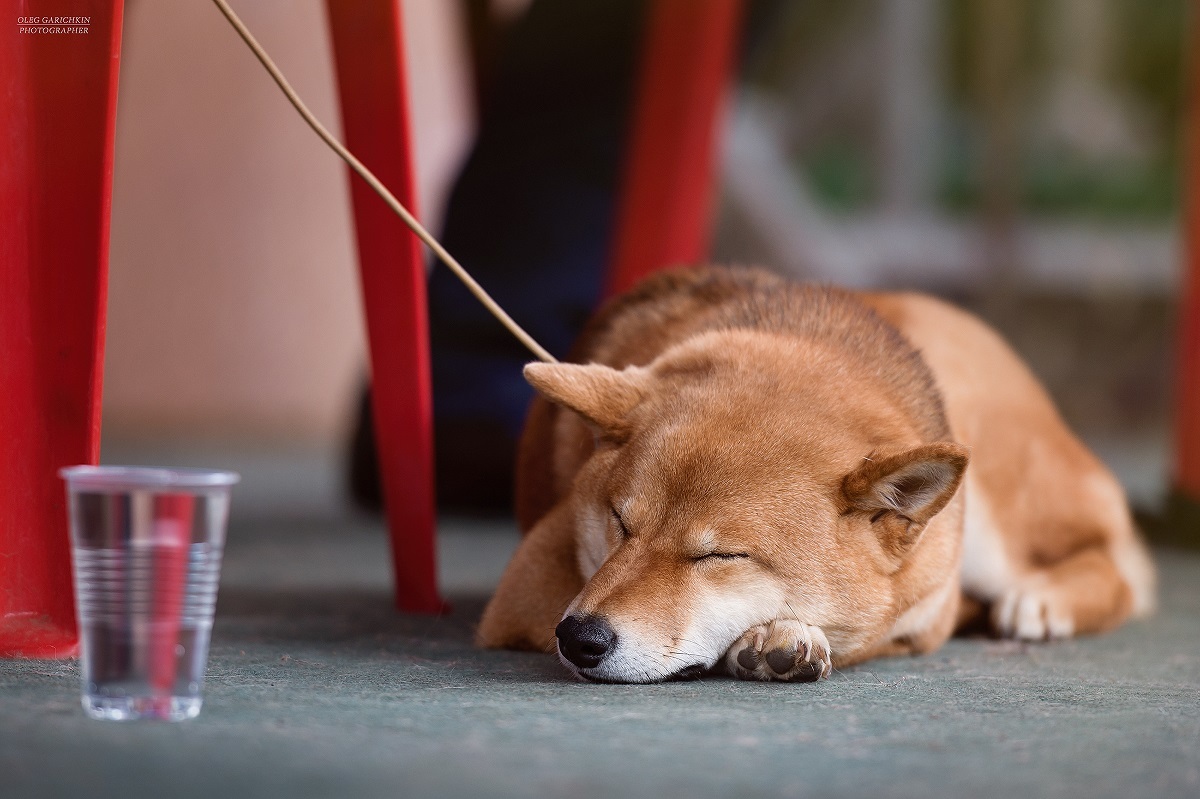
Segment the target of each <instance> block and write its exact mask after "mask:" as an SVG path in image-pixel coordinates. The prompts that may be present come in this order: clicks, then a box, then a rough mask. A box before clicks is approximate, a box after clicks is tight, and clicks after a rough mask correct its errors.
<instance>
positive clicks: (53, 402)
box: [0, 0, 738, 657]
mask: <svg viewBox="0 0 1200 799" xmlns="http://www.w3.org/2000/svg"><path fill="white" fill-rule="evenodd" d="M51 6H53V4H52V3H49V0H36V1H33V0H31V2H29V3H27V7H30V10H29V11H28V14H29V15H30V16H34V15H37V16H41V15H60V14H61V13H62V11H61V9H60V8H58V7H51ZM737 7H738V3H737V2H736V1H735V0H695V1H694V2H693V0H658V2H656V3H655V5H654V7H653V13H652V16H651V24H650V29H649V31H648V35H647V39H646V44H645V49H644V65H643V68H642V69H643V77H642V80H641V81H640V88H639V91H638V92H637V101H636V109H635V117H634V124H633V128H632V131H631V138H630V145H629V153H630V155H629V159H628V163H627V166H626V172H625V177H624V183H623V189H622V197H621V200H620V212H619V216H618V220H619V221H618V225H617V232H616V244H615V256H614V261H613V265H612V267H611V269H612V272H611V279H610V280H609V289H610V290H620V289H622V288H624V287H626V286H628V285H630V284H631V283H633V282H635V281H636V280H637V279H638V278H639V277H641V276H643V275H645V274H647V273H649V272H651V271H653V270H654V269H657V268H660V267H662V266H665V265H669V264H671V263H679V262H690V261H696V260H699V259H700V258H701V257H702V256H703V254H704V252H705V250H706V247H707V241H708V234H709V228H710V212H711V204H712V185H713V170H714V165H715V151H714V131H715V120H716V118H717V115H718V112H719V109H720V98H721V94H722V89H723V86H724V83H725V81H726V78H727V75H728V73H729V68H730V64H731V62H732V54H733V42H734V38H735V32H736V23H737V10H738V8H737ZM327 8H328V13H329V19H330V28H331V32H332V38H333V44H334V53H335V57H336V62H337V71H338V87H339V93H340V96H341V103H342V120H343V128H344V131H345V137H346V140H347V144H348V145H349V147H350V148H351V150H353V151H354V152H355V153H356V154H357V155H358V157H359V158H360V159H362V161H363V162H364V163H366V164H367V165H368V166H369V167H370V168H371V169H372V170H373V171H374V172H375V173H376V174H377V175H378V176H379V177H380V178H381V179H382V180H383V181H384V182H385V183H386V184H387V185H388V186H390V187H391V189H392V190H393V191H394V192H395V193H396V195H397V196H398V197H399V198H400V200H401V201H402V202H404V203H406V204H407V205H408V206H409V207H410V208H413V209H414V210H415V192H414V190H413V172H412V159H411V137H410V136H409V132H408V131H409V120H408V98H407V88H406V77H405V69H406V67H405V63H404V44H403V30H402V26H401V18H400V13H399V9H398V7H397V3H396V0H359V2H355V3H344V2H338V1H337V0H328V3H327ZM71 13H72V14H74V15H78V16H88V17H89V18H90V19H89V28H90V29H89V33H88V34H86V35H76V36H51V35H18V34H15V33H14V28H9V29H8V30H6V31H4V32H3V33H0V87H3V89H4V92H3V93H0V98H7V99H5V100H3V101H0V130H3V131H5V132H6V139H5V145H4V146H5V148H6V152H5V153H4V154H3V158H0V303H2V305H0V308H2V310H3V312H2V313H0V423H2V424H3V435H2V436H0V486H2V487H3V494H0V656H4V657H13V656H26V657H55V656H57V657H65V656H69V655H72V654H74V653H75V651H76V648H77V645H76V640H77V635H76V627H75V614H74V599H73V595H72V587H71V574H70V562H71V561H70V550H69V545H68V537H67V529H66V525H67V521H66V508H65V499H64V490H63V487H62V485H61V482H60V480H59V478H58V476H57V470H58V469H59V468H60V467H62V466H65V465H69V464H76V463H95V462H96V461H97V458H98V456H99V441H100V439H99V432H100V413H99V411H100V388H101V377H102V375H101V369H102V364H103V349H104V322H105V319H104V312H105V305H106V291H107V268H108V227H109V207H110V203H111V185H112V159H113V147H112V144H113V132H114V122H115V108H116V89H117V66H118V63H119V57H120V43H121V18H122V2H121V0H76V2H75V4H74V5H73V6H72V10H71ZM351 196H352V201H353V204H354V215H355V227H356V231H357V237H358V250H359V264H360V270H361V277H362V290H363V302H364V305H365V308H366V316H367V328H368V338H369V342H370V349H371V368H372V373H373V381H374V402H375V409H374V410H375V418H376V420H377V421H376V427H377V430H376V436H377V438H378V450H379V453H380V461H381V469H382V475H383V482H384V497H385V503H386V506H387V519H388V525H389V528H390V530H391V535H392V554H393V564H394V567H395V574H396V604H397V606H398V607H400V608H401V609H403V610H408V611H419V612H437V611H439V610H441V609H442V607H443V603H442V601H441V599H440V597H439V595H438V591H437V579H436V568H435V567H436V562H435V550H434V525H435V515H434V494H433V478H432V475H433V469H432V465H433V446H432V402H431V396H430V393H431V392H430V378H429V350H428V333H427V329H426V311H425V273H424V265H423V259H422V254H421V251H420V248H419V245H418V243H417V240H416V238H415V237H414V236H412V235H411V234H410V233H409V232H408V231H407V229H406V228H404V226H403V224H402V223H401V222H400V220H399V219H397V218H395V217H394V216H392V214H391V212H390V211H388V210H387V208H386V207H385V206H384V204H383V203H382V201H380V200H379V198H377V197H376V196H374V194H372V193H371V192H370V190H369V189H368V188H367V187H366V186H365V185H364V184H363V183H362V182H361V181H359V180H358V179H356V178H352V180H351Z"/></svg>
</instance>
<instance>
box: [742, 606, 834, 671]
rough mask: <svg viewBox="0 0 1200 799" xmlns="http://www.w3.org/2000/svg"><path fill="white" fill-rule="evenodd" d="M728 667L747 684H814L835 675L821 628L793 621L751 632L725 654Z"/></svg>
mask: <svg viewBox="0 0 1200 799" xmlns="http://www.w3.org/2000/svg"><path fill="white" fill-rule="evenodd" d="M725 667H726V668H728V669H729V673H730V674H732V675H733V676H735V677H739V678H741V679H743V680H786V681H791V682H813V681H815V680H819V679H821V678H822V677H828V676H829V673H830V672H831V671H833V664H832V663H831V662H830V659H829V641H827V640H826V639H825V633H824V632H822V631H821V628H820V627H814V626H812V625H811V624H804V623H803V622H799V621H791V620H790V619H776V620H775V621H773V622H771V623H770V624H760V625H759V626H757V627H753V628H751V629H749V630H747V631H746V632H745V633H743V634H742V637H741V638H739V639H738V640H737V641H735V642H734V643H733V646H731V647H729V651H728V652H726V653H725Z"/></svg>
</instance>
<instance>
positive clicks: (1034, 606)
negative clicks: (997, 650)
mask: <svg viewBox="0 0 1200 799" xmlns="http://www.w3.org/2000/svg"><path fill="white" fill-rule="evenodd" d="M992 625H993V626H994V627H995V628H996V631H997V632H998V633H1000V635H1002V636H1004V637H1005V638H1017V639H1019V640H1022V641H1049V640H1052V639H1056V638H1070V637H1071V636H1072V635H1073V634H1074V632H1075V620H1074V618H1073V617H1072V615H1071V607H1070V605H1069V604H1068V602H1067V601H1066V599H1065V597H1063V596H1062V594H1061V592H1059V591H1056V590H1055V589H1054V586H1052V585H1048V584H1046V583H1044V582H1041V581H1034V582H1030V583H1029V584H1027V585H1023V586H1018V587H1017V588H1011V589H1009V590H1008V591H1006V592H1005V594H1004V595H1003V596H1002V597H1000V599H999V600H997V601H996V603H995V604H994V605H993V606H992Z"/></svg>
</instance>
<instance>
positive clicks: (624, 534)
mask: <svg viewBox="0 0 1200 799" xmlns="http://www.w3.org/2000/svg"><path fill="white" fill-rule="evenodd" d="M609 510H611V511H612V517H613V520H614V521H616V523H617V532H618V533H620V534H621V540H622V541H624V540H627V539H628V538H629V528H628V527H626V526H625V520H624V519H622V518H621V514H619V513H617V509H616V508H610V509H609Z"/></svg>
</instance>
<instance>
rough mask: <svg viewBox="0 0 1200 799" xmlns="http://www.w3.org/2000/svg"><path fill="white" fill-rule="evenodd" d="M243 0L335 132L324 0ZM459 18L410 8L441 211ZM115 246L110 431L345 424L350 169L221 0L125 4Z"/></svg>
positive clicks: (456, 113)
mask: <svg viewBox="0 0 1200 799" xmlns="http://www.w3.org/2000/svg"><path fill="white" fill-rule="evenodd" d="M235 8H236V9H237V10H238V13H239V14H240V15H242V17H243V19H244V20H245V21H246V23H247V25H249V26H250V28H251V29H252V30H253V31H254V32H255V34H256V35H257V36H258V37H259V39H260V40H261V41H262V42H263V44H264V45H265V46H266V47H267V49H268V50H269V51H270V52H271V54H272V56H273V57H274V58H275V60H276V61H277V62H278V64H279V65H280V67H281V68H282V69H283V70H284V72H285V73H286V74H287V75H288V77H289V78H290V80H291V81H292V83H293V84H294V85H295V87H296V88H297V90H298V91H299V92H300V93H301V95H302V96H303V97H304V98H305V99H306V101H307V102H308V103H309V105H310V106H311V107H312V109H313V110H314V112H315V113H316V114H317V115H318V116H319V117H320V118H321V119H322V120H324V121H325V122H326V124H328V125H329V126H330V127H331V129H334V130H336V129H337V125H336V123H337V118H338V114H337V109H336V106H335V98H334V95H333V85H334V84H333V73H332V63H331V61H330V52H329V45H328V41H327V38H326V32H325V27H324V11H323V4H322V3H320V2H317V1H316V0H305V2H302V3H300V2H285V1H284V0H255V1H254V2H250V1H249V0H242V2H239V3H237V4H236V5H235ZM456 9H457V4H454V3H446V2H442V0H405V12H406V14H407V18H408V24H409V29H408V39H409V47H410V53H409V56H410V63H411V65H412V66H411V69H410V72H411V74H412V78H411V79H412V80H413V82H414V85H413V104H414V114H415V118H416V124H417V130H416V131H415V134H416V147H417V154H418V162H419V170H418V171H419V178H420V184H421V196H422V198H423V201H422V204H423V207H424V208H428V209H430V210H438V211H440V208H441V203H442V197H443V195H444V191H445V187H446V184H447V181H448V179H449V178H450V177H451V176H452V173H453V170H454V169H455V167H456V165H457V162H458V159H459V157H460V155H461V153H462V150H463V147H464V146H465V144H466V141H467V137H468V135H469V127H470V120H469V111H468V107H467V105H468V97H469V95H468V90H469V87H468V86H467V84H466V80H467V69H466V65H465V64H464V62H463V53H462V44H463V43H462V41H461V38H460V36H459V33H458V28H457V25H458V20H457V18H456V17H455V15H454V13H455V11H456ZM424 216H425V218H426V219H427V220H429V222H431V223H432V224H433V225H434V229H435V230H436V224H437V220H436V216H437V214H436V213H435V214H430V213H425V214H424ZM111 256H112V263H111V277H110V295H109V296H110V299H109V329H108V349H107V360H106V375H105V386H104V424H105V428H104V435H105V438H106V440H111V439H116V440H145V439H148V438H153V437H158V436H162V437H167V438H171V439H176V440H178V439H185V440H186V439H189V438H199V437H203V438H213V439H239V440H243V441H244V440H247V439H249V440H251V441H252V442H255V441H262V442H267V441H272V440H279V441H299V442H305V443H320V444H324V443H332V442H333V441H335V440H337V439H338V438H339V437H340V436H341V435H342V434H343V432H344V430H345V426H346V422H347V419H348V417H349V411H350V408H351V405H352V402H353V398H354V394H355V391H356V388H357V382H358V379H359V376H360V374H361V373H362V370H363V369H364V364H365V356H364V351H363V347H364V345H363V330H362V319H361V314H360V311H359V308H358V296H357V292H358V284H357V277H356V272H355V269H356V267H355V262H354V250H353V239H352V233H351V227H350V211H349V202H348V192H347V188H346V179H345V175H344V172H343V168H342V166H341V162H340V161H339V160H338V159H337V158H336V157H335V156H334V155H333V154H332V153H330V152H329V151H328V150H327V149H325V147H324V145H323V144H321V143H320V142H319V140H318V139H317V138H316V137H315V136H314V135H313V134H312V132H311V131H310V130H309V129H308V128H307V126H305V125H304V124H303V122H302V121H301V120H300V118H299V117H298V116H297V115H296V113H295V111H294V110H292V108H291V107H290V106H289V105H288V104H287V103H286V101H285V100H284V99H283V97H282V95H281V94H280V93H279V91H278V89H277V88H276V87H275V85H274V84H273V83H272V82H271V81H270V79H269V78H268V77H267V75H266V73H265V72H264V71H263V70H262V69H261V67H260V66H259V65H258V63H257V61H255V60H254V58H253V56H252V55H251V54H250V52H249V51H248V50H247V49H246V48H245V45H243V44H242V42H241V41H240V40H239V39H238V38H237V37H236V35H235V34H234V33H233V31H232V30H231V29H230V28H229V27H228V25H227V23H226V22H225V21H224V19H223V18H222V17H221V16H220V14H219V13H218V12H217V10H216V8H215V7H213V6H211V5H209V4H207V3H157V2H137V1H136V0H135V2H132V3H130V4H129V6H128V8H127V13H126V27H125V41H124V62H123V64H122V67H121V86H120V95H119V100H118V120H117V144H116V172H115V177H114V189H113V216H112V249H111Z"/></svg>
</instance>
